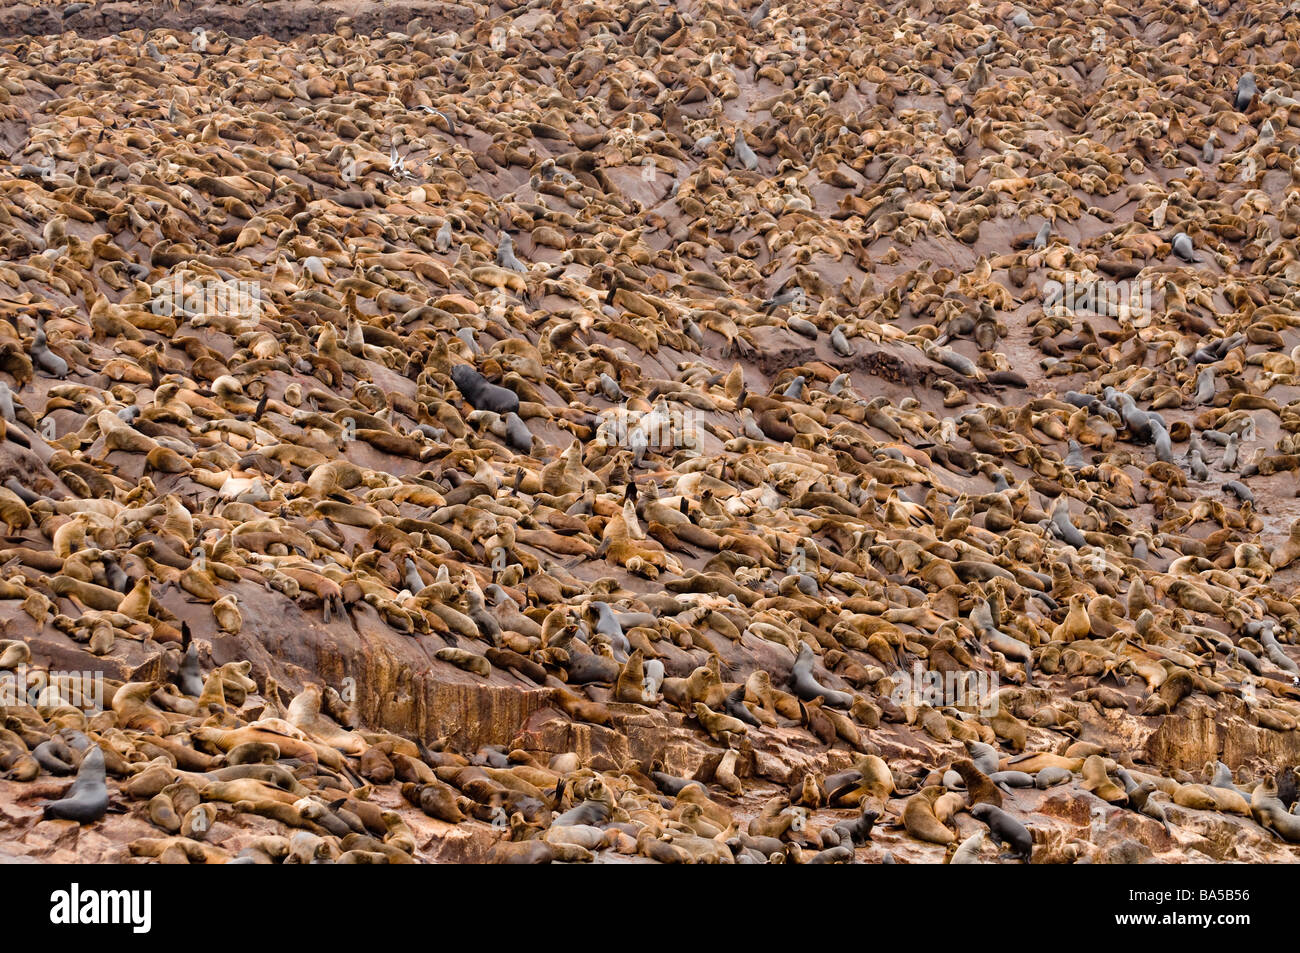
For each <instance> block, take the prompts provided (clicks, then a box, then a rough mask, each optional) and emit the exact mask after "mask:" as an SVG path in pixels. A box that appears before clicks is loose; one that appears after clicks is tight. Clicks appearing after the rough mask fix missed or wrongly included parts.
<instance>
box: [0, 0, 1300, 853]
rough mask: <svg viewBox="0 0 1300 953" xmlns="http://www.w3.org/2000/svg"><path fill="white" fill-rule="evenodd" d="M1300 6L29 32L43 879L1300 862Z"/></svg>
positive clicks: (24, 787) (316, 8) (1, 747)
mask: <svg viewBox="0 0 1300 953" xmlns="http://www.w3.org/2000/svg"><path fill="white" fill-rule="evenodd" d="M1298 40H1300V21H1298V20H1297V18H1296V17H1295V15H1294V14H1293V13H1292V12H1291V11H1290V10H1289V8H1287V7H1285V6H1282V5H1278V4H1272V3H1259V4H1250V5H1245V4H1238V5H1236V6H1235V7H1234V6H1230V5H1229V4H1228V3H1227V2H1219V0H1216V2H1210V3H1205V2H1202V3H1197V4H1168V3H1160V4H1155V3H1149V4H1146V5H1143V6H1142V7H1140V8H1138V9H1135V10H1128V9H1122V8H1120V7H1118V6H1116V5H1114V4H1098V3H1083V4H1072V5H1054V6H1043V7H1033V6H1026V7H1017V6H1013V5H1012V4H1010V3H1005V2H1004V3H996V4H994V3H986V2H980V0H975V2H971V3H965V2H962V3H955V2H948V3H935V2H930V0H925V2H922V3H919V4H910V5H900V6H898V7H897V8H896V9H895V8H892V7H886V6H878V5H874V4H858V3H816V4H813V3H806V2H794V3H788V4H782V5H776V4H772V3H763V4H762V5H761V6H759V5H756V4H755V5H749V4H746V5H745V6H743V7H741V6H737V5H736V4H733V3H694V2H683V3H679V4H675V5H668V6H663V5H658V4H655V3H630V4H618V5H615V4H607V3H599V2H592V3H584V4H564V3H553V4H545V3H532V4H517V5H509V4H506V5H499V4H498V5H493V6H491V7H486V6H483V5H477V4H475V5H462V4H453V3H432V2H428V3H426V2H411V3H375V2H368V0H349V2H341V0H340V2H323V3H305V2H296V0H293V2H279V0H268V2H262V3H255V4H216V5H206V6H205V5H197V4H195V5H191V4H189V3H187V2H184V0H181V2H178V3H160V4H153V3H139V2H131V3H128V2H120V3H93V4H87V3H72V4H68V3H56V4H42V5H38V6H32V7H28V6H23V5H19V6H15V7H7V8H6V9H5V10H3V11H0V246H2V250H0V319H3V320H0V382H2V383H3V387H0V414H2V415H3V437H4V440H3V445H2V446H0V484H2V485H3V489H0V517H2V518H3V519H4V521H5V523H6V527H5V528H6V530H7V535H6V537H5V539H4V540H3V541H0V550H2V551H0V564H2V565H3V572H2V573H0V577H2V578H0V670H3V673H0V689H4V688H5V686H6V685H8V686H10V689H9V692H10V693H9V695H8V696H6V697H5V698H3V699H0V701H4V702H6V703H7V704H5V706H4V708H3V709H0V712H2V714H3V719H4V720H3V727H2V728H0V861H25V860H39V861H77V862H89V863H103V862H123V861H131V862H153V861H159V862H176V863H186V862H188V863H201V862H213V863H215V862H226V861H230V860H235V859H238V860H240V861H241V862H312V861H322V860H324V861H340V862H354V863H374V862H405V861H410V860H416V861H422V862H447V861H470V862H480V861H487V860H492V861H511V862H547V861H582V862H587V861H616V860H633V859H637V860H647V859H648V860H657V861H663V862H760V861H765V860H768V859H769V858H776V859H778V860H781V861H785V862H799V863H806V862H814V861H816V862H846V861H850V860H856V861H858V862H884V861H897V862H904V863H919V862H944V861H946V860H948V859H949V858H950V857H952V856H953V854H954V851H955V853H956V858H955V859H956V860H958V861H963V862H967V861H970V860H976V861H980V862H1022V861H1023V860H1024V859H1025V857H1024V854H1026V853H1027V854H1028V859H1029V860H1030V861H1031V862H1034V863H1052V862H1056V863H1061V862H1094V863H1136V862H1147V861H1159V862H1170V863H1203V862H1213V861H1247V862H1281V861H1294V860H1296V859H1297V856H1298V855H1297V847H1296V844H1297V843H1300V816H1298V815H1296V814H1294V813H1291V812H1290V811H1291V809H1292V808H1293V807H1294V805H1295V803H1296V767H1297V764H1300V734H1298V733H1297V722H1298V721H1300V687H1297V686H1298V685H1300V648H1297V645H1296V640H1297V638H1300V601H1297V599H1296V595H1295V589H1296V578H1297V572H1300V568H1297V567H1298V566H1300V529H1297V527H1300V504H1297V501H1296V493H1297V482H1296V474H1295V472H1293V471H1296V470H1297V468H1298V466H1300V445H1298V444H1297V441H1296V438H1295V434H1296V433H1297V432H1300V413H1297V407H1300V403H1297V399H1298V398H1300V389H1298V388H1297V378H1296V357H1295V349H1296V348H1297V347H1298V346H1300V333H1297V331H1296V326H1297V324H1298V323H1300V313H1298V311H1297V309H1298V307H1300V297H1298V296H1297V289H1296V284H1297V280H1300V265H1297V256H1296V236H1297V222H1298V221H1300V219H1297V217H1296V215H1295V214H1294V213H1292V211H1291V209H1292V208H1293V207H1296V205H1295V202H1294V197H1295V195H1296V191H1297V188H1298V187H1300V165H1297V164H1296V163H1297V156H1298V153H1297V150H1296V144H1297V139H1298V135H1297V133H1296V132H1293V131H1292V130H1293V128H1294V127H1295V126H1296V125H1300V101H1298V100H1297V98H1293V97H1296V96H1297V95H1298V94H1297V93H1296V90H1295V88H1294V86H1293V79H1294V77H1293V75H1292V74H1293V72H1294V70H1293V66H1292V65H1291V64H1293V63H1295V62H1296V61H1297V55H1300V44H1298ZM1247 75H1249V76H1250V77H1251V79H1246V76H1247ZM1252 81H1253V84H1254V85H1253V87H1252V85H1251V83H1252ZM1293 117H1294V118H1293ZM6 673H7V679H8V680H6ZM83 674H88V677H89V679H90V682H89V684H91V685H92V686H94V687H96V688H98V689H99V690H100V691H101V694H102V706H100V708H99V709H96V708H95V706H93V705H88V704H80V701H81V700H80V699H78V698H77V697H76V696H75V690H76V689H77V688H79V687H81V685H82V684H83V683H84V678H83V677H82V676H83ZM74 778H76V779H77V780H76V782H75V786H71V785H70V782H72V781H73V779H74ZM101 779H102V780H101ZM70 788H71V790H70ZM69 795H71V801H72V803H71V804H69V803H68V800H67V799H68V797H69ZM981 801H991V802H1000V807H1001V809H1002V810H1003V811H1005V812H1006V813H1007V814H1008V815H1010V817H1011V818H1012V819H1013V823H1014V822H1016V821H1018V822H1019V823H1021V824H1023V825H1024V826H1025V828H1026V829H1027V833H1026V834H1025V836H1026V837H1027V838H1028V839H1029V841H1028V842H1029V843H1030V844H1031V846H1030V847H1028V848H1027V849H1026V850H1024V851H1022V850H1020V849H1018V848H1017V846H1016V844H1015V839H1016V838H1015V836H1011V837H1009V838H1008V843H1007V844H1003V843H1000V842H999V843H994V841H995V840H998V838H997V837H995V836H993V835H990V836H989V837H987V838H986V839H985V841H984V843H983V845H982V846H980V845H979V842H978V838H973V835H976V834H978V833H979V832H981V831H986V830H988V825H987V824H986V823H985V821H984V820H981V818H982V817H986V815H985V811H986V809H985V808H981V807H980V806H979V802H981ZM50 805H54V806H53V807H51V806H50ZM60 805H62V806H60ZM60 815H64V817H63V818H61V817H60ZM67 815H71V816H72V819H66V816H67ZM873 815H874V829H873V824H872V822H871V821H872V816H873ZM958 845H963V846H961V847H959V846H958Z"/></svg>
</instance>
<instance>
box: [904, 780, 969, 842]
mask: <svg viewBox="0 0 1300 953" xmlns="http://www.w3.org/2000/svg"><path fill="white" fill-rule="evenodd" d="M944 793H945V792H944V789H943V788H941V787H939V786H938V785H931V786H930V787H927V788H922V789H921V790H920V791H919V792H918V793H916V794H913V795H912V796H911V797H910V798H908V799H907V803H906V804H905V805H904V806H903V827H904V828H905V829H906V830H907V833H908V834H910V835H911V836H913V837H915V838H916V839H917V840H921V841H925V842H926V843H927V844H944V845H946V844H950V843H952V842H953V841H954V840H956V838H955V837H954V836H953V833H952V831H950V830H948V828H946V827H944V826H943V823H942V822H941V821H940V820H939V818H938V817H937V816H936V815H935V813H934V802H935V801H936V800H937V799H938V798H939V797H940V796H941V795H943V794H944Z"/></svg>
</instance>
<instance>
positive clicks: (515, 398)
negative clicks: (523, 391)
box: [451, 364, 519, 414]
mask: <svg viewBox="0 0 1300 953" xmlns="http://www.w3.org/2000/svg"><path fill="white" fill-rule="evenodd" d="M451 379H452V381H453V382H455V384H456V387H457V389H458V390H459V391H460V392H461V396H463V397H464V398H465V400H466V402H467V403H469V405H470V406H472V407H473V408H474V409H475V410H490V411H493V412H494V413H498V414H509V413H518V412H519V395H518V394H516V393H515V392H514V391H512V390H510V389H508V388H505V387H500V386H498V385H496V384H493V383H492V382H491V381H489V380H488V379H487V378H486V377H484V376H483V375H482V374H480V373H479V372H478V371H476V370H475V369H474V368H473V367H471V366H470V365H469V364H457V365H456V366H455V367H453V368H452V369H451Z"/></svg>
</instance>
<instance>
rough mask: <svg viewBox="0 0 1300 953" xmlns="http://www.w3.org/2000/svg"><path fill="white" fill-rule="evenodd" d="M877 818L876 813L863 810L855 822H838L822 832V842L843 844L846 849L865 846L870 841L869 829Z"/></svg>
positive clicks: (877, 814) (878, 815)
mask: <svg viewBox="0 0 1300 953" xmlns="http://www.w3.org/2000/svg"><path fill="white" fill-rule="evenodd" d="M879 818H880V814H879V813H878V812H877V811H873V810H871V809H864V810H863V811H862V813H861V814H859V815H858V816H857V818H856V819H855V820H852V821H840V822H839V823H838V824H836V825H835V826H833V827H831V828H829V829H828V830H825V831H823V832H822V841H823V842H824V843H832V844H834V843H839V844H844V845H846V846H848V847H856V846H857V845H859V844H865V843H866V842H867V841H869V840H871V829H872V827H874V826H875V823H876V821H877V820H878V819H879Z"/></svg>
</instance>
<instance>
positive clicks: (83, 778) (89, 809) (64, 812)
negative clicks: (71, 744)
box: [43, 744, 109, 824]
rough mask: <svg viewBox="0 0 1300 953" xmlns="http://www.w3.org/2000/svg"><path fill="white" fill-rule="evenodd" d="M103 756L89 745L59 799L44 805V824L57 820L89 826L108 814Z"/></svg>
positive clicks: (94, 746) (96, 747)
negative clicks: (65, 790) (69, 784)
mask: <svg viewBox="0 0 1300 953" xmlns="http://www.w3.org/2000/svg"><path fill="white" fill-rule="evenodd" d="M105 778H106V775H105V767H104V752H103V751H102V750H100V748H99V746H98V745H94V744H92V745H91V746H90V747H89V748H87V749H86V753H85V754H84V755H82V758H81V763H80V764H78V765H77V777H76V780H75V781H73V782H72V786H71V787H69V788H68V790H67V792H66V793H65V794H64V796H63V797H62V798H60V799H59V800H57V801H50V802H49V803H48V804H46V805H45V808H44V811H43V814H44V817H45V819H46V820H51V819H59V820H67V821H76V822H77V823H79V824H92V823H94V822H95V821H97V820H99V819H100V818H101V817H103V816H104V814H105V813H106V812H107V811H108V801H109V799H108V785H107V783H106V780H105Z"/></svg>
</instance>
